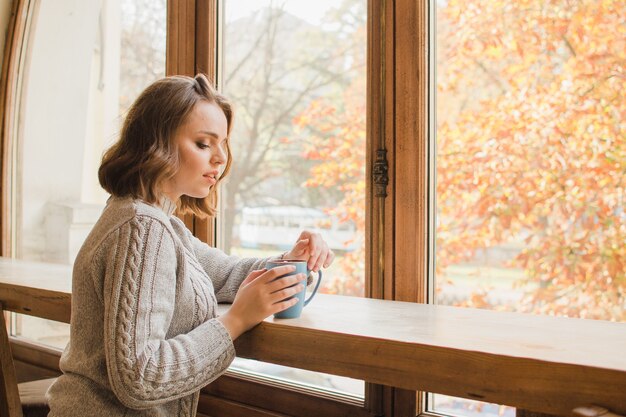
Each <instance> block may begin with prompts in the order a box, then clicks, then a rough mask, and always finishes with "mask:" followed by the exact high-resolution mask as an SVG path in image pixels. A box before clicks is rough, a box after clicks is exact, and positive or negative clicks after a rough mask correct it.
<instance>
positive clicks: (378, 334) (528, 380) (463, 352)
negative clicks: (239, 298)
mask: <svg viewBox="0 0 626 417" xmlns="http://www.w3.org/2000/svg"><path fill="white" fill-rule="evenodd" d="M70 275H71V271H70V269H69V268H68V267H64V266H58V265H45V264H39V263H30V262H20V261H13V260H7V259H0V301H2V302H3V303H4V304H5V308H6V309H8V310H12V311H16V312H19V313H25V314H29V315H33V316H38V317H43V318H48V319H52V320H59V321H64V322H69V318H70V300H71V296H70V291H71V283H70ZM221 308H222V309H226V308H228V306H222V307H221ZM236 349H237V353H238V355H239V356H242V357H246V358H252V359H258V360H263V361H267V362H273V363H277V364H281V365H287V366H294V367H298V368H303V369H309V370H313V371H321V372H326V373H331V374H336V375H343V376H348V377H352V378H357V379H362V380H366V381H369V382H374V383H380V384H385V385H390V386H396V387H400V388H404V389H409V390H422V391H431V392H436V393H441V394H447V395H454V396H459V397H464V398H470V399H477V400H481V401H488V402H494V403H501V404H507V405H511V406H515V407H520V408H523V409H526V410H532V411H538V412H543V413H550V414H559V415H570V414H571V410H572V409H573V408H575V407H577V406H581V405H586V404H598V405H601V406H603V407H606V408H609V409H610V410H612V411H614V412H617V413H619V414H626V323H611V322H605V321H590V320H580V319H567V318H556V317H545V316H533V315H527V314H517V313H501V312H493V311H487V310H477V309H465V308H456V307H445V306H432V305H423V304H413V303H403V302H393V301H381V300H372V299H362V298H354V297H342V296H330V295H318V296H316V298H315V299H314V300H313V301H312V302H311V304H310V305H309V306H308V307H306V308H305V310H304V313H303V315H302V316H301V317H300V318H299V319H291V320H276V319H273V318H268V319H267V320H266V321H265V322H263V323H262V324H260V325H259V326H258V327H256V328H255V329H254V330H252V331H251V332H249V333H247V334H245V335H243V336H242V337H241V338H239V339H238V340H237V342H236Z"/></svg>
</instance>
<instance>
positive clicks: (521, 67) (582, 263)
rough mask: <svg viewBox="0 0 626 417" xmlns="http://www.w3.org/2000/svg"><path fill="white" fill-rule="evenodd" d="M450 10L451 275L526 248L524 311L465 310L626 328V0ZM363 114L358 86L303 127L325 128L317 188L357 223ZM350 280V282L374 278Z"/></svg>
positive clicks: (443, 84) (442, 50) (446, 186)
mask: <svg viewBox="0 0 626 417" xmlns="http://www.w3.org/2000/svg"><path fill="white" fill-rule="evenodd" d="M437 9H438V11H437V13H438V20H437V22H438V33H437V47H438V60H437V63H436V65H437V93H438V101H437V102H438V106H437V156H436V164H437V188H436V192H437V208H438V211H437V225H438V226H437V230H436V242H437V251H436V268H437V274H438V276H439V277H444V278H445V276H446V273H447V269H448V267H449V266H451V265H458V264H463V263H467V262H472V261H473V260H475V257H476V255H477V254H478V253H479V252H481V251H483V250H486V249H489V248H494V247H497V246H498V245H502V244H504V243H506V242H509V241H520V242H522V244H523V249H522V250H521V251H519V253H518V254H517V255H516V256H515V257H514V259H512V260H511V261H510V262H509V263H508V266H510V267H513V268H520V269H522V270H523V271H524V278H523V279H521V280H519V281H518V282H517V283H516V286H517V287H518V288H519V289H520V290H526V293H525V296H524V298H523V300H522V302H521V304H520V305H516V306H495V305H492V302H491V299H490V294H489V292H488V291H485V290H477V291H475V292H474V293H473V294H471V295H470V296H469V298H467V299H466V300H463V301H461V302H460V303H459V304H461V305H467V306H474V307H485V308H505V309H515V310H520V311H528V312H535V313H546V314H557V315H567V316H578V317H586V318H596V319H610V320H624V318H625V317H624V314H625V313H624V311H625V308H624V305H625V296H624V293H625V290H626V288H625V287H626V282H625V280H626V278H625V276H624V274H625V272H624V271H625V265H626V245H624V241H625V235H626V224H625V222H626V215H625V211H624V206H625V204H624V202H625V192H624V179H625V176H626V144H625V140H624V139H625V135H624V126H625V125H624V120H626V118H625V116H626V101H625V100H623V91H626V74H625V73H624V65H625V62H626V56H625V55H626V36H624V35H625V34H626V3H625V2H622V1H610V0H602V1H576V2H573V1H569V0H550V1H545V0H525V1H518V0H502V1H492V0H489V1H486V0H462V1H461V0H450V1H448V2H442V3H438V7H437ZM351 101H352V104H351ZM357 107H358V106H354V101H353V100H352V99H351V98H350V93H349V92H347V93H346V94H345V95H344V96H343V98H342V100H340V101H338V102H337V101H334V102H333V101H331V100H318V101H315V102H314V103H312V104H311V105H310V106H309V107H308V108H307V110H306V111H305V112H304V113H303V114H302V115H301V116H300V117H299V118H297V119H296V120H295V123H296V124H297V125H298V126H300V127H301V128H308V129H310V130H312V131H317V135H316V136H314V140H313V142H312V146H311V148H310V149H309V150H308V153H307V157H308V158H309V159H312V160H315V161H318V165H316V166H315V168H314V169H313V170H312V171H311V178H310V179H309V181H308V182H307V185H309V186H315V187H334V186H339V187H340V189H342V190H344V191H345V192H346V194H345V200H343V201H342V202H341V203H340V204H339V205H338V206H337V207H334V208H330V210H331V211H332V212H334V213H340V214H341V215H342V216H343V217H344V218H348V217H349V216H350V213H351V211H354V210H355V209H356V208H357V207H358V209H357V211H358V210H361V208H362V207H363V205H362V204H363V201H362V200H360V201H357V200H356V199H355V198H354V196H355V194H354V193H353V190H357V189H359V187H361V186H363V183H362V180H361V178H362V177H360V176H359V175H358V174H357V172H359V170H361V171H362V170H363V166H362V164H363V163H364V158H361V155H359V154H358V149H363V147H362V146H363V143H364V142H362V143H361V141H364V140H365V138H364V134H363V132H359V133H358V134H356V132H358V131H359V129H358V126H359V125H360V124H361V123H363V118H362V117H361V116H362V114H364V110H363V111H362V113H359V111H358V110H356V109H357ZM354 138H358V140H355V139H354ZM353 164H354V165H353ZM363 195H364V194H363ZM360 198H363V197H360ZM361 212H362V211H361ZM353 220H355V221H356V222H357V224H358V225H359V230H360V232H361V233H362V232H363V229H364V224H363V222H362V221H360V219H359V218H358V216H354V217H353ZM351 261H352V260H350V261H349V262H351ZM346 272H347V275H346V277H345V279H346V280H347V281H357V280H358V279H359V274H362V272H361V271H356V270H352V271H349V270H347V271H346ZM344 285H345V284H344ZM338 287H339V286H338Z"/></svg>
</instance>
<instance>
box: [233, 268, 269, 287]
mask: <svg viewBox="0 0 626 417" xmlns="http://www.w3.org/2000/svg"><path fill="white" fill-rule="evenodd" d="M265 271H267V269H265V268H263V269H255V270H254V271H252V272H250V273H249V274H248V276H247V277H246V279H244V280H243V281H242V282H241V285H239V286H240V287H243V286H245V285H248V284H249V283H251V282H252V281H254V280H255V279H257V278H258V277H260V276H261V275H262V274H263V273H264V272H265Z"/></svg>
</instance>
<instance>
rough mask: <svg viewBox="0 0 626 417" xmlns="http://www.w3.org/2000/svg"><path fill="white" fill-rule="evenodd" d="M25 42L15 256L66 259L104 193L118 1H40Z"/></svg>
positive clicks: (113, 108)
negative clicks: (101, 174) (102, 166)
mask: <svg viewBox="0 0 626 417" xmlns="http://www.w3.org/2000/svg"><path fill="white" fill-rule="evenodd" d="M103 5H104V7H105V8H104V9H102V7H103ZM101 10H103V17H102V18H101V17H100V13H101ZM100 19H102V22H101V20H100ZM101 23H103V24H105V26H104V27H105V28H106V30H105V32H104V34H103V38H101V32H100V29H101V28H100V24H101ZM102 40H104V43H103V42H102ZM29 42H30V47H29V51H28V58H27V68H26V71H25V77H24V86H23V91H22V108H21V109H20V116H21V122H20V126H21V127H22V130H21V135H20V149H19V156H18V159H19V161H20V162H19V168H18V169H19V174H18V176H19V177H20V180H19V182H18V189H19V191H18V201H19V202H21V205H20V207H18V212H19V213H20V217H19V218H18V227H19V225H20V224H21V228H20V229H19V232H18V243H17V256H18V257H20V258H24V259H32V260H45V261H54V262H63V263H69V262H71V261H72V260H73V259H74V256H75V253H76V250H77V249H78V247H79V246H80V243H82V239H84V237H85V235H86V234H87V233H88V232H89V230H90V228H91V225H92V224H93V222H94V221H95V219H97V216H98V213H99V208H100V207H101V206H102V203H104V200H105V198H106V195H105V194H104V192H103V191H101V190H100V187H99V186H98V182H97V167H98V164H99V161H100V157H101V154H102V149H103V147H104V146H105V145H106V144H108V143H109V142H110V141H111V140H112V139H113V136H114V134H115V132H116V131H117V122H118V120H117V112H118V107H119V104H118V101H119V99H118V97H119V0H107V1H102V0H41V4H40V8H39V12H38V15H37V17H36V20H35V22H34V23H33V25H32V33H31V35H30V40H29ZM101 63H102V65H101Z"/></svg>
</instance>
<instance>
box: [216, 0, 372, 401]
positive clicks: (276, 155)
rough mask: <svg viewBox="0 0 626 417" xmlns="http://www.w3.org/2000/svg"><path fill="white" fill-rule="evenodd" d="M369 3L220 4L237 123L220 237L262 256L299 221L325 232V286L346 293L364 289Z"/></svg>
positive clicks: (299, 226)
mask: <svg viewBox="0 0 626 417" xmlns="http://www.w3.org/2000/svg"><path fill="white" fill-rule="evenodd" d="M366 12H367V2H366V1H365V0H346V1H340V2H337V1H334V0H332V1H331V0H324V1H321V0H320V1H316V2H303V1H296V0H292V1H281V2H273V1H268V0H266V1H257V0H255V1H244V0H229V1H226V2H225V6H224V21H225V25H224V29H223V33H224V40H223V44H222V50H223V53H222V54H223V67H222V71H221V80H222V87H223V91H224V93H225V94H226V96H228V97H229V98H230V99H231V100H232V101H233V102H234V104H235V125H234V131H233V133H232V141H231V146H232V151H233V157H234V164H233V169H232V171H231V173H230V175H229V177H228V179H227V181H226V182H225V185H224V188H223V194H222V196H223V197H222V210H221V213H220V216H219V221H220V226H221V229H220V231H221V234H220V241H221V247H222V248H223V249H224V250H226V251H227V252H229V253H233V254H237V255H240V256H258V257H264V256H270V255H276V254H279V253H281V252H282V251H284V250H286V249H289V248H291V246H292V245H293V243H295V241H296V239H297V237H298V234H299V233H300V232H301V231H302V230H304V229H307V230H317V231H320V232H321V233H322V234H323V236H324V237H325V238H326V240H327V241H328V242H329V244H330V246H331V248H332V249H333V250H334V251H335V253H336V254H337V259H336V261H335V263H334V265H332V266H331V268H329V269H328V270H326V271H324V272H325V273H324V280H323V283H322V287H321V292H324V293H332V294H343V295H351V296H363V294H364V282H365V280H364V232H365V221H364V220H365V104H366V102H365V97H366V96H365V75H366V73H365V70H366V68H365V56H366V17H367V16H366ZM313 302H315V301H313ZM237 366H241V367H243V366H245V367H249V368H252V369H255V370H258V369H259V368H263V372H267V373H273V374H280V373H285V372H288V373H290V374H292V375H293V378H292V379H294V380H308V379H310V378H309V377H305V376H304V373H301V372H299V371H297V370H289V371H286V370H284V369H283V370H279V368H277V367H275V366H273V365H267V364H258V363H254V364H253V363H250V362H244V361H239V360H238V362H237ZM336 378H337V377H333V376H324V377H323V378H322V377H316V378H313V379H315V380H318V382H314V383H315V384H317V385H320V386H327V387H328V386H330V387H334V388H336V389H338V390H342V391H350V392H354V393H355V394H357V395H360V396H362V395H363V383H362V382H361V383H358V384H357V385H358V387H356V388H354V389H353V388H347V387H346V388H342V387H341V386H340V385H341V384H340V383H338V382H337V383H336V382H335V381H336ZM328 381H331V382H328ZM337 381H338V380H337Z"/></svg>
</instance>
